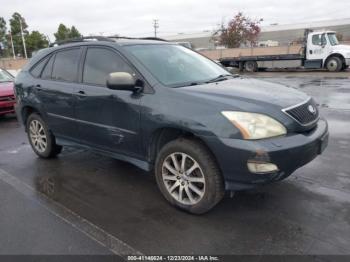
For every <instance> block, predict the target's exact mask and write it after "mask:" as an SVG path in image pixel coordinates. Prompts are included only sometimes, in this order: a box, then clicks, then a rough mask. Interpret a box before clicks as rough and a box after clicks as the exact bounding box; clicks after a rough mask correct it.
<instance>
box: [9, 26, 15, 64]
mask: <svg viewBox="0 0 350 262" xmlns="http://www.w3.org/2000/svg"><path fill="white" fill-rule="evenodd" d="M9 34H10V40H11V47H12V54H13V59H16V54H15V47H14V46H13V40H12V32H11V29H10V31H9Z"/></svg>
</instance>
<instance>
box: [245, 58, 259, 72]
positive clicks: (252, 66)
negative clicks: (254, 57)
mask: <svg viewBox="0 0 350 262" xmlns="http://www.w3.org/2000/svg"><path fill="white" fill-rule="evenodd" d="M244 69H245V71H247V72H250V73H253V72H256V71H258V64H257V62H255V61H247V62H245V63H244Z"/></svg>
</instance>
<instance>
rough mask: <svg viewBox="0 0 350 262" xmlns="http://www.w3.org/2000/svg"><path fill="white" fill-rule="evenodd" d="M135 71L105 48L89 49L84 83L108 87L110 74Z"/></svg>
mask: <svg viewBox="0 0 350 262" xmlns="http://www.w3.org/2000/svg"><path fill="white" fill-rule="evenodd" d="M112 72H128V73H131V74H133V70H132V69H131V68H130V67H129V66H128V64H126V63H125V61H124V60H123V59H122V58H121V57H120V56H119V55H118V54H116V53H115V52H113V51H111V50H108V49H105V48H97V47H96V48H95V47H92V48H88V50H87V53H86V58H85V64H84V71H83V82H84V83H87V84H95V85H103V86H105V85H106V80H107V77H108V74H109V73H112Z"/></svg>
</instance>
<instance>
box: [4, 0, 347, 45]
mask: <svg viewBox="0 0 350 262" xmlns="http://www.w3.org/2000/svg"><path fill="white" fill-rule="evenodd" d="M349 10H350V0H311V1H310V0H172V1H169V0H163V1H161V0H158V1H157V0H60V1H52V0H51V1H50V0H31V1H29V0H0V17H1V16H2V17H4V18H5V19H6V20H7V21H8V20H9V19H10V17H11V15H12V14H13V13H14V12H19V13H20V14H21V15H22V16H23V17H24V18H25V19H26V22H27V24H28V25H29V28H28V29H29V30H30V31H32V30H38V31H40V32H42V33H44V34H45V35H48V36H49V38H50V40H51V41H53V40H54V36H53V33H54V32H56V31H57V27H58V25H59V24H60V23H64V24H65V25H67V26H72V25H74V26H75V27H77V29H78V30H79V31H80V32H81V33H82V34H83V35H91V34H92V35H106V36H107V35H114V34H119V35H123V36H133V37H136V36H153V34H154V33H153V19H158V21H159V28H158V36H166V35H174V34H177V33H186V32H200V31H203V30H213V29H215V28H216V27H217V25H218V24H220V23H221V21H224V22H228V21H229V20H230V19H231V18H232V17H233V16H234V15H235V14H236V13H237V12H239V11H242V12H243V13H244V14H245V15H247V16H249V17H251V18H255V19H258V18H263V19H264V21H263V23H262V25H270V24H272V23H278V24H293V23H303V22H311V21H321V20H332V19H341V18H350V13H349Z"/></svg>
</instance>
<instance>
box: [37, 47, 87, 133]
mask: <svg viewBox="0 0 350 262" xmlns="http://www.w3.org/2000/svg"><path fill="white" fill-rule="evenodd" d="M80 57H81V48H79V47H74V48H67V49H63V50H60V51H57V52H55V53H54V54H52V55H51V57H50V58H49V60H48V62H47V64H46V66H45V68H44V69H43V71H42V73H41V80H40V83H38V84H37V86H36V89H37V93H38V97H39V98H40V100H41V103H42V104H43V106H44V108H45V111H46V118H47V121H48V125H49V127H50V129H51V130H52V132H53V133H54V134H55V135H56V136H61V137H64V138H69V139H77V138H78V137H79V135H78V132H77V124H76V122H75V114H74V106H75V97H74V95H73V93H75V90H76V88H77V85H78V83H77V81H78V71H79V60H80Z"/></svg>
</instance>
